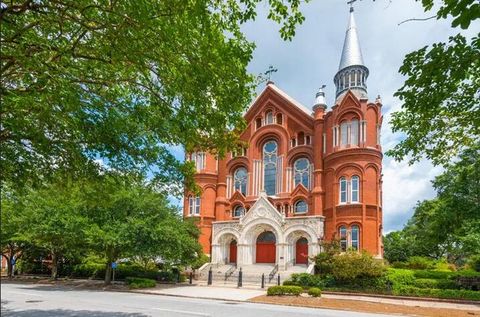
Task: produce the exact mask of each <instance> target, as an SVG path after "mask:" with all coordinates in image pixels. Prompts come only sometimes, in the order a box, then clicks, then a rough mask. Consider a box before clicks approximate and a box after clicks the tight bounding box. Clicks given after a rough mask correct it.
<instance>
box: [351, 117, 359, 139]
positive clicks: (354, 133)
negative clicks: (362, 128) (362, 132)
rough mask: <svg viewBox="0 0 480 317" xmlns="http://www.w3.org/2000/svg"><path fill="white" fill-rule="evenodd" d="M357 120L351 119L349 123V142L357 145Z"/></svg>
mask: <svg viewBox="0 0 480 317" xmlns="http://www.w3.org/2000/svg"><path fill="white" fill-rule="evenodd" d="M358 128H359V125H358V120H357V119H354V120H352V122H351V124H350V144H352V145H358Z"/></svg>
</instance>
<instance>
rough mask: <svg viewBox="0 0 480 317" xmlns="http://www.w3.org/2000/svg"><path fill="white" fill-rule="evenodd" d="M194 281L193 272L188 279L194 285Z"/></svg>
mask: <svg viewBox="0 0 480 317" xmlns="http://www.w3.org/2000/svg"><path fill="white" fill-rule="evenodd" d="M192 279H193V272H190V276H189V278H188V281H189V283H190V284H192Z"/></svg>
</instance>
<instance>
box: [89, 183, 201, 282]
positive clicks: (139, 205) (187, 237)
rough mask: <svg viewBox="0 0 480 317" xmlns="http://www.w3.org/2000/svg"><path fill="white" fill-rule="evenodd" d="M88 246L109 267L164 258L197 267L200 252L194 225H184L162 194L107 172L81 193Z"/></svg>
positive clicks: (108, 272)
mask: <svg viewBox="0 0 480 317" xmlns="http://www.w3.org/2000/svg"><path fill="white" fill-rule="evenodd" d="M83 195H84V198H83V201H84V202H85V213H86V217H87V218H88V219H89V222H90V223H91V225H90V226H89V227H88V229H87V230H86V235H87V240H88V244H89V247H90V249H91V250H92V251H94V252H95V253H96V254H97V255H99V256H100V257H102V258H103V259H104V260H105V265H106V273H105V284H107V285H108V284H110V282H111V273H112V271H111V265H112V263H113V262H115V261H117V260H119V259H123V258H134V257H141V258H160V259H161V260H162V261H163V262H164V263H166V264H169V265H187V264H190V263H193V262H194V261H195V260H196V259H197V257H198V256H199V255H200V254H201V246H200V245H199V243H198V241H197V239H198V235H199V231H198V229H197V227H196V226H195V224H193V223H191V222H189V221H183V220H182V217H181V215H180V213H179V212H178V210H177V209H176V208H174V207H172V206H170V205H169V204H168V201H167V199H166V197H165V196H164V194H161V193H159V192H158V190H156V189H155V187H152V186H151V185H149V184H146V183H145V181H144V180H143V179H142V178H138V177H134V176H125V175H121V176H120V175H115V174H113V175H112V174H107V175H105V176H104V177H103V178H102V180H101V181H98V182H94V183H91V184H89V185H88V186H86V187H85V188H84V189H83Z"/></svg>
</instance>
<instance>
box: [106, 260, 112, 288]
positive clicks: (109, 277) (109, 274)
mask: <svg viewBox="0 0 480 317" xmlns="http://www.w3.org/2000/svg"><path fill="white" fill-rule="evenodd" d="M111 282H112V261H111V260H108V261H107V267H106V268H105V285H110V283H111Z"/></svg>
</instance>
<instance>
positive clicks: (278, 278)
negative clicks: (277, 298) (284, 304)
mask: <svg viewBox="0 0 480 317" xmlns="http://www.w3.org/2000/svg"><path fill="white" fill-rule="evenodd" d="M277 285H280V273H278V276H277Z"/></svg>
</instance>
